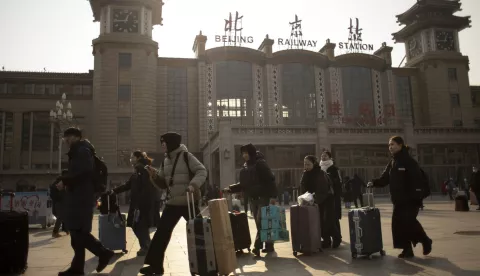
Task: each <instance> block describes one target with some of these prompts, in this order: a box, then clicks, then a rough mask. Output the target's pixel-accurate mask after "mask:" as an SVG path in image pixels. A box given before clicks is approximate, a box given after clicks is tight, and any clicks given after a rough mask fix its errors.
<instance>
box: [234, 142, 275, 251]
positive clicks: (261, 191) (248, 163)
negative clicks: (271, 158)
mask: <svg viewBox="0 0 480 276" xmlns="http://www.w3.org/2000/svg"><path fill="white" fill-rule="evenodd" d="M240 152H241V154H242V157H243V159H244V160H245V164H244V165H243V168H242V170H241V171H240V182H239V183H237V184H233V185H230V186H229V187H228V188H226V189H225V192H228V193H240V192H244V196H245V197H248V201H249V203H250V211H251V212H252V216H253V217H254V219H255V225H256V226H257V235H256V237H255V243H254V248H253V250H252V252H253V254H255V256H257V257H258V256H260V250H262V248H263V243H262V241H261V239H260V230H261V228H262V227H261V217H260V216H261V209H262V207H264V206H268V205H270V203H271V202H274V201H275V200H274V198H276V197H277V186H276V184H275V177H274V175H273V173H272V171H271V170H270V167H269V166H268V165H267V162H266V161H265V157H264V155H263V154H262V153H260V152H257V149H256V148H255V146H254V145H252V144H247V145H244V146H242V147H241V148H240ZM273 251H275V249H274V246H273V243H272V242H266V243H265V248H264V249H263V250H262V252H263V253H270V252H273Z"/></svg>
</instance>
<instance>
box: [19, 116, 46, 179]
mask: <svg viewBox="0 0 480 276" xmlns="http://www.w3.org/2000/svg"><path fill="white" fill-rule="evenodd" d="M22 123H23V113H22V112H15V113H14V114H13V137H19V138H21V137H22V125H23V124H22ZM54 139H55V137H54ZM21 165H22V139H13V152H12V164H11V169H12V170H18V169H20V167H21Z"/></svg>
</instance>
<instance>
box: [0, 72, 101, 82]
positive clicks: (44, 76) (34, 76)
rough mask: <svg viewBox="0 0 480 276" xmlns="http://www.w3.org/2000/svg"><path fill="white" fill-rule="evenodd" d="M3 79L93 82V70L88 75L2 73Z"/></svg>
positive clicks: (72, 73)
mask: <svg viewBox="0 0 480 276" xmlns="http://www.w3.org/2000/svg"><path fill="white" fill-rule="evenodd" d="M1 79H30V80H34V79H43V80H45V79H48V80H52V79H55V80H92V79H93V70H90V71H88V73H74V72H39V71H0V80H1Z"/></svg>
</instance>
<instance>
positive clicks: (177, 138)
mask: <svg viewBox="0 0 480 276" xmlns="http://www.w3.org/2000/svg"><path fill="white" fill-rule="evenodd" d="M160 142H162V143H165V144H166V145H167V152H172V151H174V150H176V149H178V147H180V143H181V142H182V136H181V135H180V134H178V133H176V132H167V133H165V134H163V135H162V136H160Z"/></svg>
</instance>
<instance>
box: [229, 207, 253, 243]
mask: <svg viewBox="0 0 480 276" xmlns="http://www.w3.org/2000/svg"><path fill="white" fill-rule="evenodd" d="M228 213H229V215H230V223H231V225H232V235H233V243H234V244H235V251H237V252H239V251H242V250H243V249H248V252H250V246H251V245H252V239H251V237H250V228H249V227H248V217H247V214H246V213H244V212H241V213H239V212H228Z"/></svg>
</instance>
